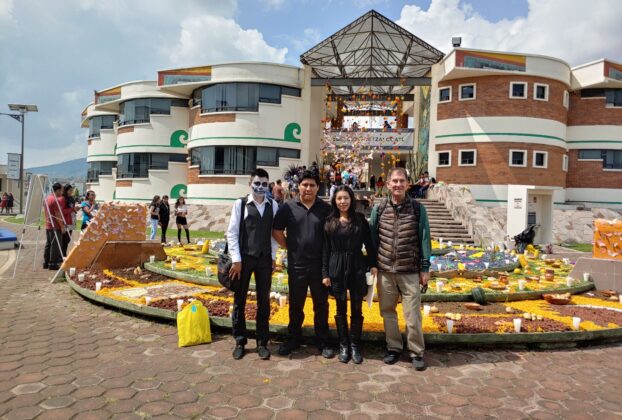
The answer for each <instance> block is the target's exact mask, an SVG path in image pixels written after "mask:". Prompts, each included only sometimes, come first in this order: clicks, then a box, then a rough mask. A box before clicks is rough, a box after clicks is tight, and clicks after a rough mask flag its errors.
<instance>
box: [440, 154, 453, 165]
mask: <svg viewBox="0 0 622 420" xmlns="http://www.w3.org/2000/svg"><path fill="white" fill-rule="evenodd" d="M437 166H451V151H447V152H438V165H437Z"/></svg>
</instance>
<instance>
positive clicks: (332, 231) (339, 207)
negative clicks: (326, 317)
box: [322, 185, 378, 364]
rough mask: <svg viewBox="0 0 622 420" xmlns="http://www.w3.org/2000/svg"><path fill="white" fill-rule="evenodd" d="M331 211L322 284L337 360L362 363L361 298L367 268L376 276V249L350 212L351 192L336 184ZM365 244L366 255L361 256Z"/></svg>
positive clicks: (362, 223) (366, 229)
mask: <svg viewBox="0 0 622 420" xmlns="http://www.w3.org/2000/svg"><path fill="white" fill-rule="evenodd" d="M331 207H332V212H331V214H330V216H329V217H328V218H327V219H326V225H325V226H324V249H323V259H322V277H323V280H322V283H324V285H325V286H327V287H329V288H330V294H331V295H333V296H334V297H335V301H336V302H337V315H336V316H335V324H336V325H337V333H338V334H339V357H338V359H339V361H340V362H342V363H348V361H349V360H350V357H351V358H352V361H353V362H354V363H356V364H359V363H362V362H363V356H362V355H361V334H362V332H363V314H362V306H363V298H364V297H365V296H366V295H367V289H368V287H367V282H366V279H365V273H366V272H367V270H368V268H370V271H371V274H372V275H374V276H375V275H377V274H378V269H377V263H376V249H375V247H374V245H373V243H372V239H371V232H370V230H369V223H367V220H365V217H364V216H363V215H362V214H361V213H357V212H356V211H354V193H353V192H352V190H351V189H350V187H348V186H346V185H340V186H339V187H338V188H337V189H336V190H335V193H334V194H333V197H332V199H331ZM363 245H365V250H366V251H367V256H365V255H364V254H363V251H362V248H363ZM348 291H349V292H350V334H348V318H347V313H348V307H347V306H348V293H347V292H348Z"/></svg>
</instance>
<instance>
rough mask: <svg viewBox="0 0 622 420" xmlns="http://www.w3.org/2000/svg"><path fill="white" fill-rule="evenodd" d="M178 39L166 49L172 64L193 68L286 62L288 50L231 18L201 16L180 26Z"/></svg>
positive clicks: (186, 20)
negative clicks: (235, 63)
mask: <svg viewBox="0 0 622 420" xmlns="http://www.w3.org/2000/svg"><path fill="white" fill-rule="evenodd" d="M181 27H182V29H181V33H180V34H179V40H178V41H177V43H176V44H175V45H173V46H168V47H165V48H164V49H163V52H164V53H165V54H167V55H168V56H169V59H170V62H171V63H175V64H177V65H183V66H192V65H200V64H211V63H219V62H226V61H239V60H252V61H269V62H275V63H283V62H284V61H285V55H286V54H287V48H275V47H272V46H270V45H268V43H266V41H265V40H264V38H263V35H262V34H261V32H259V31H257V30H256V29H243V28H242V27H240V25H238V23H237V22H236V21H234V20H232V19H227V18H224V17H222V16H213V15H202V16H196V17H191V18H187V19H185V20H184V21H183V22H182V23H181Z"/></svg>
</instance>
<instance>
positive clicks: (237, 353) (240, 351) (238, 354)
mask: <svg viewBox="0 0 622 420" xmlns="http://www.w3.org/2000/svg"><path fill="white" fill-rule="evenodd" d="M242 357H244V346H242V345H241V344H237V345H236V346H235V348H234V349H233V358H234V359H235V360H240V359H241V358H242Z"/></svg>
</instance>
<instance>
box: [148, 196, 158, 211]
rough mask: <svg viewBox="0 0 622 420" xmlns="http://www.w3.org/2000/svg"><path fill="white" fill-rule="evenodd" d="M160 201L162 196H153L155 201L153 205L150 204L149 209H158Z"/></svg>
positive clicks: (152, 201)
mask: <svg viewBox="0 0 622 420" xmlns="http://www.w3.org/2000/svg"><path fill="white" fill-rule="evenodd" d="M158 201H160V196H159V195H154V196H153V200H151V204H149V207H151V206H153V207H155V208H157V207H158Z"/></svg>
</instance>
